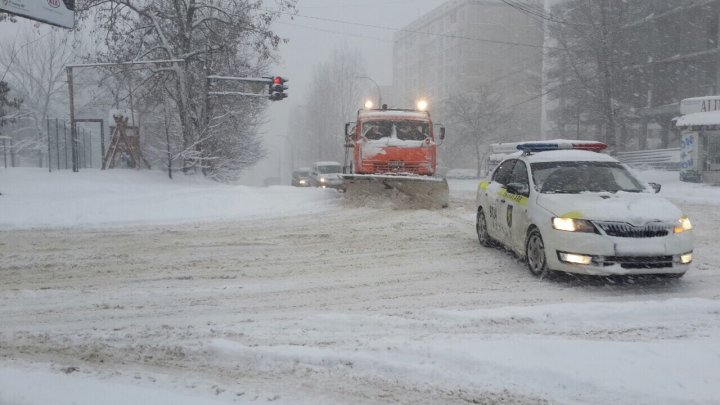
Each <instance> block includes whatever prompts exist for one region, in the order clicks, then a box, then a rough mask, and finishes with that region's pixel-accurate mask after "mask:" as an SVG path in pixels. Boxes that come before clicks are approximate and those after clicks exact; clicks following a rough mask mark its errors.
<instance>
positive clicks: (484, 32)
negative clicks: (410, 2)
mask: <svg viewBox="0 0 720 405" xmlns="http://www.w3.org/2000/svg"><path fill="white" fill-rule="evenodd" d="M513 3H516V4H521V5H523V7H528V8H531V7H533V8H537V7H539V8H540V9H542V7H543V6H542V5H543V2H542V1H520V0H515V1H514V2H513ZM394 42H395V43H394V50H393V88H394V90H395V92H396V95H397V99H398V100H400V101H401V102H403V103H404V105H405V106H411V105H414V101H415V100H417V99H418V98H427V99H428V101H429V103H430V108H431V112H432V114H433V117H434V119H435V121H436V122H438V121H443V123H444V124H445V125H446V126H447V128H448V134H449V135H448V136H449V137H450V138H449V139H456V140H457V139H464V138H465V136H463V135H466V134H458V131H462V130H463V128H461V127H460V126H458V125H453V124H454V123H453V122H451V121H450V118H449V117H450V114H449V111H448V104H449V103H450V101H451V99H452V97H453V96H455V95H458V94H463V93H464V94H472V93H478V92H485V93H487V94H494V95H496V96H497V97H498V99H499V100H500V101H499V104H500V105H501V106H502V108H503V110H504V111H503V112H504V113H506V114H505V115H504V116H505V117H506V118H507V117H509V119H506V121H508V122H507V124H508V125H501V126H500V127H499V128H498V129H497V130H496V131H494V132H495V133H494V134H488V138H493V139H488V141H512V140H517V139H520V138H523V139H533V138H538V137H539V136H540V120H541V101H542V100H541V97H540V96H539V93H540V92H541V87H542V59H543V52H542V47H543V24H542V20H541V19H538V18H534V17H533V16H532V15H531V14H528V13H526V12H523V11H522V10H520V9H518V8H515V7H511V6H509V5H508V4H506V3H504V2H502V1H500V0H450V1H447V2H446V3H445V4H443V5H441V6H439V7H437V8H436V9H434V10H432V11H430V12H428V13H427V14H425V15H423V16H422V17H420V18H418V19H417V20H415V21H413V22H412V23H410V24H409V25H408V26H406V27H405V28H404V29H402V30H400V31H398V32H397V33H396V35H395V38H394ZM508 114H509V115H508ZM465 130H467V129H465ZM488 143H490V142H488ZM460 146H462V145H460Z"/></svg>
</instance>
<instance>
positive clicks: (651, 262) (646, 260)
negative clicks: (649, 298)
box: [602, 256, 673, 269]
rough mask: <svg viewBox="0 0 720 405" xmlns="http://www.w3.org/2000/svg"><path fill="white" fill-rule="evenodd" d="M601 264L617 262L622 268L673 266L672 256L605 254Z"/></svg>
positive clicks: (608, 264)
mask: <svg viewBox="0 0 720 405" xmlns="http://www.w3.org/2000/svg"><path fill="white" fill-rule="evenodd" d="M602 259H603V260H602V265H603V266H612V265H614V264H619V265H620V266H621V267H622V268H623V269H663V268H667V267H672V266H673V257H672V256H605V257H603V258H602Z"/></svg>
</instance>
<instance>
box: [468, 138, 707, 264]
mask: <svg viewBox="0 0 720 405" xmlns="http://www.w3.org/2000/svg"><path fill="white" fill-rule="evenodd" d="M606 147H607V146H606V145H605V144H602V143H599V142H582V143H562V142H560V143H527V144H522V145H519V146H518V147H517V148H518V149H519V150H520V151H519V152H518V153H516V154H514V155H511V156H509V157H508V158H506V159H505V160H503V161H502V162H501V163H500V164H499V165H498V166H497V167H496V168H495V170H493V172H492V173H491V177H490V179H489V181H483V182H481V183H480V184H479V187H478V191H477V222H476V230H477V235H478V239H479V240H480V243H481V244H482V245H484V246H492V245H495V244H499V245H502V246H505V247H506V248H509V249H511V250H513V251H514V252H515V253H516V254H518V255H519V256H520V257H523V258H525V259H526V261H527V265H528V268H529V269H530V271H531V272H532V273H533V274H535V275H538V276H542V275H545V274H546V273H547V272H548V271H549V270H559V271H565V272H573V273H583V274H591V275H611V274H666V275H668V276H671V277H681V276H682V275H683V274H685V272H686V271H687V270H688V269H689V268H690V263H691V262H692V252H693V235H692V224H691V223H690V220H689V219H688V218H687V217H686V216H685V215H683V213H682V211H681V210H680V209H678V208H677V207H676V206H675V205H673V204H672V203H671V202H669V201H668V200H666V199H664V198H661V197H659V196H657V195H656V194H655V193H657V192H659V191H660V186H659V185H658V184H654V183H651V184H647V183H643V182H642V181H640V180H638V179H637V178H635V177H634V176H633V175H632V174H631V172H630V171H629V170H628V169H627V168H626V167H625V166H624V165H622V164H620V163H619V162H618V161H617V160H615V159H614V158H612V157H611V156H609V155H606V154H603V153H599V152H600V151H601V150H603V149H605V148H606Z"/></svg>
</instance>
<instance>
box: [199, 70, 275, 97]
mask: <svg viewBox="0 0 720 405" xmlns="http://www.w3.org/2000/svg"><path fill="white" fill-rule="evenodd" d="M207 80H208V88H210V82H211V81H213V80H230V81H236V82H245V83H262V84H267V85H268V86H269V92H268V94H262V93H247V92H243V91H208V93H207V94H208V95H209V96H243V97H262V98H270V100H272V101H279V100H282V99H283V98H285V97H287V94H285V93H284V91H285V90H287V86H285V85H284V83H285V82H286V81H287V79H283V78H282V77H280V76H274V77H236V76H219V75H211V76H207ZM278 86H280V87H279V89H276V87H278Z"/></svg>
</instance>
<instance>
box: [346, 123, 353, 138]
mask: <svg viewBox="0 0 720 405" xmlns="http://www.w3.org/2000/svg"><path fill="white" fill-rule="evenodd" d="M353 124H354V122H346V123H345V138H350V137H351V136H353V132H354V131H352V130H354V129H355V128H352V125H353ZM351 128H352V130H351Z"/></svg>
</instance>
